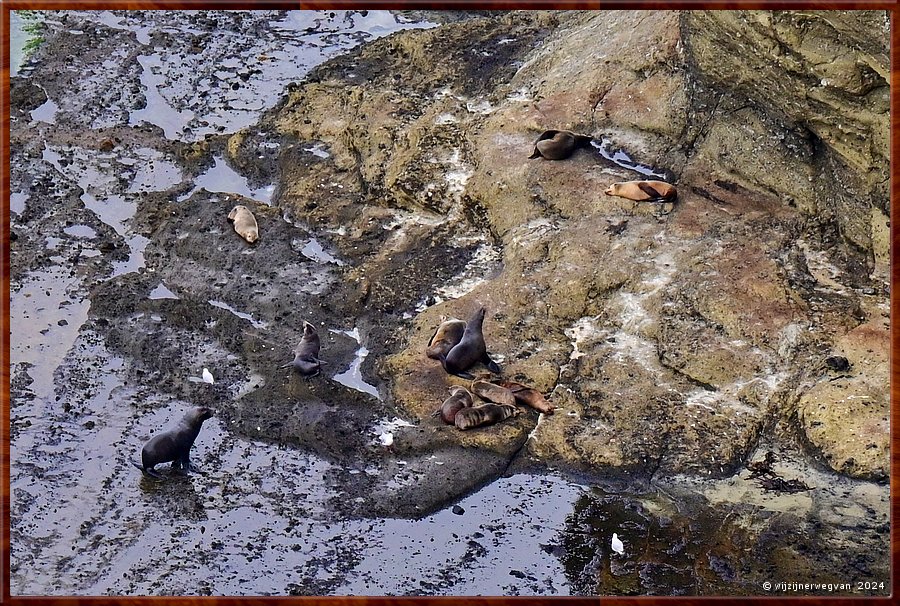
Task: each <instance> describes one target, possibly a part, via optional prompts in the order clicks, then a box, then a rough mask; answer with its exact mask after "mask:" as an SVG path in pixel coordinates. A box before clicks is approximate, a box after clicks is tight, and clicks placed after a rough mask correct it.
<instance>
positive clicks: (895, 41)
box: [0, 0, 900, 606]
mask: <svg viewBox="0 0 900 606" xmlns="http://www.w3.org/2000/svg"><path fill="white" fill-rule="evenodd" d="M198 8H204V9H291V10H297V9H350V8H353V9H439V10H446V9H487V10H510V9H566V10H570V9H644V10H646V9H653V10H662V9H665V10H678V9H766V10H791V9H800V8H814V9H818V10H847V9H856V10H859V9H870V10H887V11H890V13H891V51H890V52H891V71H890V74H891V124H892V126H891V142H890V144H891V159H892V162H891V176H892V178H891V200H892V204H891V252H892V262H891V284H892V286H893V285H895V284H897V283H898V280H900V268H898V264H897V263H896V262H895V261H896V260H895V259H894V256H893V255H894V254H895V251H896V249H897V246H898V244H900V240H898V233H900V210H898V209H897V202H898V200H900V181H898V179H897V158H898V157H900V127H898V125H897V123H896V116H897V115H898V109H900V105H898V104H900V94H898V84H900V0H892V1H862V2H848V1H837V2H809V1H800V0H797V1H784V0H782V1H772V2H765V1H759V0H757V1H747V2H742V1H737V0H732V1H725V2H719V1H708V0H707V1H702V0H701V1H692V0H680V1H676V2H659V1H647V2H639V1H634V2H622V1H619V2H599V1H595V2H571V1H568V2H567V1H558V2H547V1H543V0H518V1H515V0H496V1H493V2H483V1H479V2H466V1H464V0H446V1H444V2H429V1H422V0H406V1H396V0H376V1H366V2H363V1H351V0H331V1H310V2H281V1H273V0H264V1H260V2H247V1H238V0H234V1H223V0H218V1H210V2H207V1H188V0H181V1H162V0H160V1H152V2H145V1H75V0H70V1H56V0H3V2H2V6H0V20H2V40H3V50H2V51H0V53H2V72H0V74H2V75H0V77H2V118H3V129H2V135H0V136H2V140H0V150H2V152H0V161H2V166H3V170H2V186H0V200H2V203H0V222H2V225H3V229H2V232H0V267H2V277H0V280H2V290H3V296H2V298H0V301H2V313H0V316H2V330H0V339H2V348H0V355H2V368H0V381H2V384H0V398H2V402H0V431H2V439H0V457H2V480H0V490H2V524H0V536H2V545H0V546H2V560H0V586H2V601H3V602H10V603H14V604H72V605H74V604H85V605H94V604H98V605H99V604H113V603H116V604H151V603H152V604H156V605H169V604H171V605H173V606H174V605H175V604H204V605H211V604H216V605H226V604H227V605H231V604H235V605H236V604H251V605H271V604H276V603H277V604H283V603H291V604H294V603H296V604H327V605H333V606H345V605H346V606H369V605H372V606H375V605H382V606H388V605H411V604H422V605H440V606H464V605H484V606H505V605H510V606H513V605H532V604H534V605H536V604H544V603H549V602H551V601H552V602H556V601H559V602H561V603H566V604H584V605H588V604H591V605H596V604H604V605H605V604H610V605H613V604H615V605H626V604H628V605H635V606H638V605H641V606H643V605H656V604H659V605H669V604H691V605H702V606H713V605H716V606H718V605H725V604H732V603H734V602H736V601H738V600H739V601H740V602H765V603H767V604H781V603H786V604H797V605H801V604H802V605H811V604H827V605H829V606H839V605H841V606H843V605H847V606H852V605H857V604H862V603H870V602H874V603H882V604H888V603H892V601H891V598H884V597H878V598H874V597H869V598H864V597H859V598H857V597H841V598H828V597H780V596H779V597H764V596H759V597H750V598H743V597H741V598H731V597H689V598H681V597H679V598H672V597H591V598H568V597H567V598H538V597H535V598H514V597H490V598H488V597H484V598H481V597H477V598H476V597H436V598H425V597H410V598H396V597H279V598H261V597H256V598H244V597H189V598H181V597H52V598H51V597H11V596H10V579H9V567H10V460H9V456H10V445H9V433H10V208H9V201H10V186H11V185H10V164H9V161H10V160H9V154H10V138H9V137H10V134H9V128H10V57H9V56H8V55H9V52H8V49H9V46H8V44H9V43H8V41H9V39H10V11H12V10H24V9H39V10H63V9H79V10H94V9H97V10H99V9H117V10H123V9H128V10H142V9H167V10H177V9H198ZM898 297H900V295H898V294H897V292H896V291H895V290H894V288H892V289H891V297H890V302H891V313H890V316H891V363H890V364H891V367H890V377H891V439H890V443H891V479H890V488H891V505H890V510H891V520H892V524H891V593H892V595H893V596H896V595H898V591H897V590H898V578H897V574H896V563H897V557H898V554H900V535H898V532H900V531H898V528H897V525H896V524H893V521H895V520H896V519H897V512H898V509H897V507H898V497H897V495H898V494H900V437H898V430H897V427H898V426H900V422H898V421H900V416H898V414H900V413H898V407H897V406H896V402H897V394H898V391H897V390H898V378H900V374H898V373H900V358H898V356H897V355H895V352H896V351H897V348H898V347H900V332H898V330H897V328H896V326H897V322H898V320H900V316H898V314H897V304H898Z"/></svg>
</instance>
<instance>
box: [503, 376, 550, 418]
mask: <svg viewBox="0 0 900 606" xmlns="http://www.w3.org/2000/svg"><path fill="white" fill-rule="evenodd" d="M500 385H502V386H503V387H505V388H506V389H508V390H510V391H511V392H512V394H513V396H514V397H515V399H516V401H518V402H521V403H522V404H525V405H526V406H530V407H531V408H533V409H535V410H536V411H538V412H543V413H545V414H548V415H552V414H553V411H554V407H553V404H551V403H550V402H548V401H547V400H546V398H544V394H542V393H541V392H539V391H538V390H536V389H533V388H531V387H527V386H525V385H522V384H521V383H516V382H515V381H503V382H502V383H500Z"/></svg>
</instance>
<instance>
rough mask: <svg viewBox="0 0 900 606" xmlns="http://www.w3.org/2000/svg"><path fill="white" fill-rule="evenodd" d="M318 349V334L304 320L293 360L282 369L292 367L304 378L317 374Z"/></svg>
mask: <svg viewBox="0 0 900 606" xmlns="http://www.w3.org/2000/svg"><path fill="white" fill-rule="evenodd" d="M319 347H320V342H319V333H317V332H316V327H315V326H313V325H312V324H310V323H309V322H307V321H305V320H304V321H303V338H301V339H300V343H299V344H298V345H297V347H295V348H294V360H293V361H292V362H289V363H288V364H285V365H284V366H282V368H287V367H288V366H293V367H294V370H296V371H297V372H299V373H300V374H301V375H303V376H305V377H313V376H315V375H317V374H319V367H320V365H321V364H322V360H320V359H319Z"/></svg>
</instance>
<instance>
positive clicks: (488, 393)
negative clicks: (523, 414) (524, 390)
mask: <svg viewBox="0 0 900 606" xmlns="http://www.w3.org/2000/svg"><path fill="white" fill-rule="evenodd" d="M472 393H474V394H475V395H477V396H478V397H480V398H481V399H482V400H487V401H488V402H494V403H495V404H507V405H509V406H515V405H516V398H515V397H514V396H513V392H512V391H510V390H509V389H507V388H506V387H502V386H500V385H497V384H496V383H490V382H489V381H473V382H472Z"/></svg>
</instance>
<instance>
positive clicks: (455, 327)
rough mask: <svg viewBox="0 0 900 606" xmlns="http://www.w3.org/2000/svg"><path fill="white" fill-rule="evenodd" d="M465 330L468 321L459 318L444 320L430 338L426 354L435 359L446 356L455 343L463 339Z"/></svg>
mask: <svg viewBox="0 0 900 606" xmlns="http://www.w3.org/2000/svg"><path fill="white" fill-rule="evenodd" d="M465 330H466V323H465V322H464V321H462V320H457V319H456V318H450V319H449V320H444V321H443V322H441V325H440V326H438V327H437V330H435V331H434V334H433V335H431V338H430V339H429V340H428V347H426V348H425V355H426V356H428V357H429V358H432V359H434V360H440V359H441V357H443V356H446V355H447V354H448V353H449V352H450V350H451V349H453V346H454V345H456V344H457V343H459V342H460V341H461V340H462V337H463V333H464V332H465Z"/></svg>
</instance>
